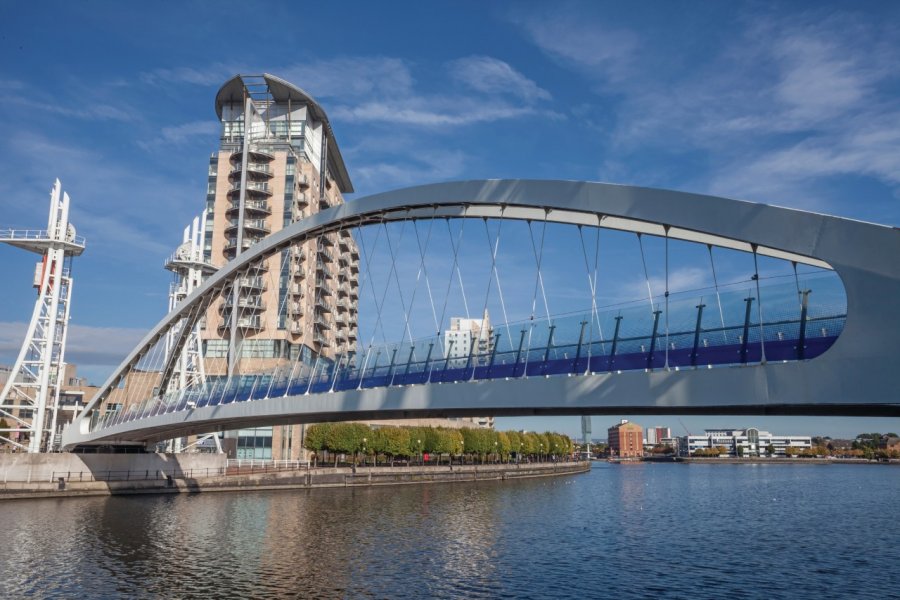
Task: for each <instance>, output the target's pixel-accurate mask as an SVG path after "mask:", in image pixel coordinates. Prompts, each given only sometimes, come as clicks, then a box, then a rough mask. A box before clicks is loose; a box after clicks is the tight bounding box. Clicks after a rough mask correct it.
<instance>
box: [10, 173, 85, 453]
mask: <svg viewBox="0 0 900 600" xmlns="http://www.w3.org/2000/svg"><path fill="white" fill-rule="evenodd" d="M7 238H9V239H7ZM10 240H12V241H10ZM23 240H24V241H23ZM0 241H4V242H7V243H10V244H11V245H14V246H18V247H21V248H24V249H26V250H29V251H32V252H36V253H38V254H42V255H43V257H44V259H43V268H42V272H41V280H40V282H39V283H38V286H39V287H38V297H37V300H35V303H34V310H33V312H32V315H31V321H30V322H29V323H28V329H27V330H26V333H25V340H24V341H23V342H22V347H21V349H20V350H19V354H18V357H17V358H16V362H15V365H14V366H13V369H12V371H11V372H10V375H9V379H8V380H7V381H6V383H5V385H4V386H3V389H2V391H0V417H4V418H6V419H9V420H11V421H12V423H11V424H10V425H11V429H13V430H14V431H15V432H17V433H25V434H28V436H29V441H28V445H27V446H26V445H24V444H22V443H19V440H18V439H16V440H13V439H12V436H10V435H9V433H12V432H6V431H4V432H0V436H3V438H4V439H5V440H6V441H7V442H8V443H9V444H11V445H13V446H16V447H18V448H20V449H22V450H27V451H28V452H31V453H36V452H41V451H49V450H52V449H55V448H54V443H55V442H54V435H55V434H56V425H57V416H58V412H59V395H60V389H61V379H62V377H63V376H64V371H65V352H66V339H67V333H68V323H69V308H70V306H71V300H72V278H71V275H70V273H68V272H67V271H66V262H67V259H68V258H70V257H72V256H77V255H80V254H81V253H82V252H83V251H84V240H83V239H81V238H77V237H76V236H75V234H74V228H73V227H71V225H70V224H69V195H68V194H67V193H65V192H63V191H62V184H61V183H60V181H59V179H57V180H56V181H55V182H54V184H53V188H52V189H51V191H50V214H49V216H48V219H47V229H46V231H43V232H39V233H37V234H36V235H33V236H23V237H22V238H21V239H18V240H17V236H16V235H15V232H14V231H10V232H9V235H8V236H3V237H0ZM22 410H30V411H31V417H30V418H27V417H22V416H21V411H22ZM48 421H49V423H48ZM45 435H46V436H47V437H46V440H45Z"/></svg>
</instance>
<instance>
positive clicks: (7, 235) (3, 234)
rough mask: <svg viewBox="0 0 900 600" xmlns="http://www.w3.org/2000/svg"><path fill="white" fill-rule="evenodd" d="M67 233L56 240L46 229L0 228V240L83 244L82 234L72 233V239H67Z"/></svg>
mask: <svg viewBox="0 0 900 600" xmlns="http://www.w3.org/2000/svg"><path fill="white" fill-rule="evenodd" d="M68 237H69V236H68V235H66V236H64V239H62V240H57V238H56V237H54V236H52V235H50V232H49V231H48V230H47V229H0V241H16V240H21V241H28V240H33V241H48V242H49V241H61V242H65V243H67V244H74V245H76V246H84V243H85V239H84V237H83V236H80V235H74V236H72V239H68Z"/></svg>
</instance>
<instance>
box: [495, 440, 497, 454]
mask: <svg viewBox="0 0 900 600" xmlns="http://www.w3.org/2000/svg"><path fill="white" fill-rule="evenodd" d="M496 455H497V442H494V456H496Z"/></svg>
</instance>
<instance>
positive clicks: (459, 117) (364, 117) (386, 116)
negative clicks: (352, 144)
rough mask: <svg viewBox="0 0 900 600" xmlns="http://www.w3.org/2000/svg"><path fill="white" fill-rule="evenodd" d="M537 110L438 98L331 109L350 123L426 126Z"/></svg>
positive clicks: (460, 122)
mask: <svg viewBox="0 0 900 600" xmlns="http://www.w3.org/2000/svg"><path fill="white" fill-rule="evenodd" d="M536 112H537V109H535V108H533V107H530V106H512V105H509V104H507V103H505V102H497V103H493V104H485V103H480V102H469V101H463V100H461V99H446V100H445V99H439V98H430V99H421V98H409V99H404V100H401V101H398V102H394V103H388V102H368V103H364V104H359V105H356V106H340V107H338V108H337V109H335V110H334V111H332V113H333V114H334V116H335V117H336V118H337V119H340V120H343V121H347V122H353V123H359V122H377V123H398V124H402V125H414V126H427V127H445V126H451V125H471V124H474V123H483V122H487V121H499V120H503V119H514V118H518V117H523V116H527V115H531V114H535V113H536Z"/></svg>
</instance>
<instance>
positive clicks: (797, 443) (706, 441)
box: [679, 427, 812, 456]
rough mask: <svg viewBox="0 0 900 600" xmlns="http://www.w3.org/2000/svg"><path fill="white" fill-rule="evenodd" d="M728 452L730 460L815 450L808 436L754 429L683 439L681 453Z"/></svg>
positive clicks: (708, 432)
mask: <svg viewBox="0 0 900 600" xmlns="http://www.w3.org/2000/svg"><path fill="white" fill-rule="evenodd" d="M717 447H721V448H725V452H724V453H723V455H727V456H784V455H785V449H786V448H789V447H793V448H800V449H805V448H812V437H811V436H808V435H773V434H771V433H769V432H768V431H760V430H759V429H756V428H755V427H750V428H748V429H707V430H705V431H704V433H703V435H687V436H684V437H682V438H681V443H680V444H679V453H680V454H681V455H682V456H693V455H694V454H695V453H696V452H697V450H707V449H709V448H717Z"/></svg>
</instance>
